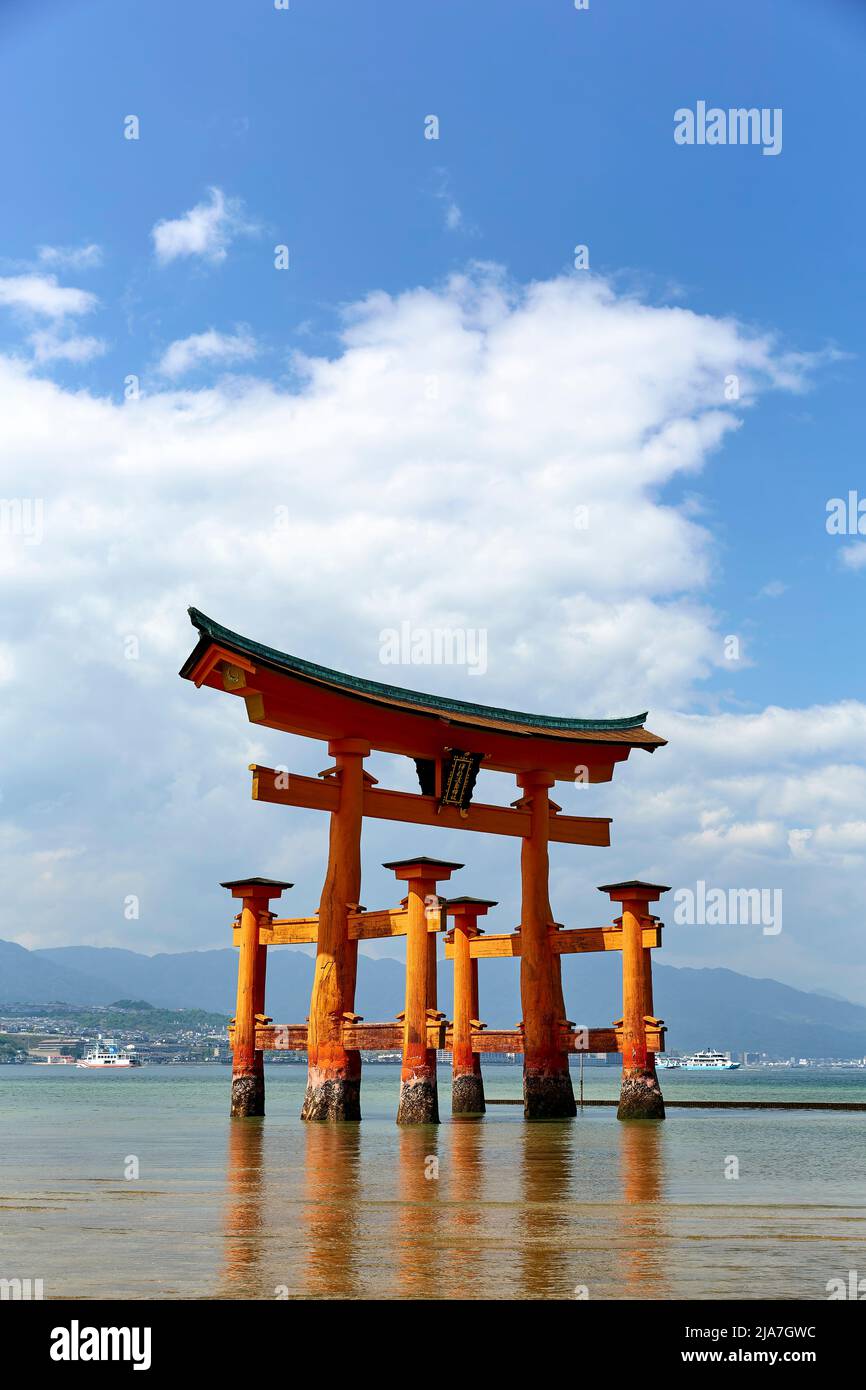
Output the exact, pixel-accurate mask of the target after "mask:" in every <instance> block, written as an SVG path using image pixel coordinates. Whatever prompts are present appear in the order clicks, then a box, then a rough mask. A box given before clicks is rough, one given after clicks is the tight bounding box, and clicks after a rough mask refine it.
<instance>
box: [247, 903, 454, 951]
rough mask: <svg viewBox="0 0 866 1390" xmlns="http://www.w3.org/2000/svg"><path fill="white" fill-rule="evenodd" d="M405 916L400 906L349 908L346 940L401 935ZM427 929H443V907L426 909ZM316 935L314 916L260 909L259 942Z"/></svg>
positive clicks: (297, 942) (295, 941)
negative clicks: (276, 914) (377, 909)
mask: <svg viewBox="0 0 866 1390" xmlns="http://www.w3.org/2000/svg"><path fill="white" fill-rule="evenodd" d="M408 923H409V917H408V914H407V913H406V911H405V910H404V909H403V908H402V907H396V908H390V909H389V908H386V909H385V910H384V911H382V912H350V913H349V940H350V941H380V940H381V939H382V938H383V937H389V936H405V935H406V932H407V930H408ZM232 930H233V937H234V944H235V946H240V944H241V929H240V924H239V922H238V920H237V918H236V919H235V920H234V922H233V923H232ZM427 930H428V931H431V932H438V931H444V930H445V909H444V907H442V908H436V907H430V908H428V910H427ZM318 939H319V919H318V917H274V918H270V917H269V916H268V915H267V914H266V913H263V914H262V916H261V918H260V920H259V945H260V946H301V945H306V944H309V943H312V944H314V945H315V943H316V942H317V941H318Z"/></svg>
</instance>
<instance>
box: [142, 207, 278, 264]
mask: <svg viewBox="0 0 866 1390" xmlns="http://www.w3.org/2000/svg"><path fill="white" fill-rule="evenodd" d="M254 230H255V227H254V226H253V224H252V223H250V222H248V221H247V220H246V217H245V215H244V208H243V203H242V202H241V200H240V199H239V198H226V196H225V194H224V193H223V191H222V189H221V188H211V189H210V190H209V197H208V199H207V200H206V201H204V202H201V203H196V205H195V207H193V208H190V209H189V211H188V212H185V213H183V214H182V216H180V217H175V218H165V219H163V220H162V221H161V222H157V223H156V225H155V226H154V228H153V230H152V231H151V236H152V237H153V247H154V252H155V253H156V257H157V260H158V261H160V262H161V263H162V264H163V265H166V264H167V263H168V262H169V261H174V260H177V259H178V257H180V256H200V257H201V258H202V259H203V260H207V261H211V262H213V263H215V264H218V263H219V262H221V261H224V260H225V258H226V255H227V254H228V248H229V246H230V245H231V243H232V241H233V240H234V238H235V237H236V236H238V235H239V234H241V233H243V232H252V231H254Z"/></svg>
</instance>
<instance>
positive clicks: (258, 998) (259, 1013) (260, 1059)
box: [253, 913, 270, 1115]
mask: <svg viewBox="0 0 866 1390" xmlns="http://www.w3.org/2000/svg"><path fill="white" fill-rule="evenodd" d="M269 917H270V913H269V914H268V917H267V918H266V917H265V916H264V914H261V915H260V920H262V921H265V920H268V918H269ZM267 974H268V948H267V946H266V945H263V944H261V943H260V944H259V947H258V950H257V952H256V976H255V982H254V987H253V1014H254V1016H255V1017H256V1018H264V1016H265V981H266V979H267ZM253 1074H254V1076H255V1078H256V1086H257V1088H258V1089H259V1090H260V1092H261V1097H262V1108H261V1110H260V1111H259V1112H258V1113H259V1114H261V1115H264V1113H265V1054H264V1052H262V1051H261V1049H260V1048H257V1049H256V1051H255V1053H254V1054H253Z"/></svg>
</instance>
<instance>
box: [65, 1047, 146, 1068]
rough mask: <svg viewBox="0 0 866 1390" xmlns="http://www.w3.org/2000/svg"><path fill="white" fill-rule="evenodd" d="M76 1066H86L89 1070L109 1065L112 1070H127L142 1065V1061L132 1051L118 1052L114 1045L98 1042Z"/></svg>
mask: <svg viewBox="0 0 866 1390" xmlns="http://www.w3.org/2000/svg"><path fill="white" fill-rule="evenodd" d="M76 1066H79V1067H86V1068H87V1069H88V1070H91V1069H98V1070H101V1069H102V1068H103V1067H108V1068H110V1069H111V1070H112V1071H117V1070H119V1069H121V1068H122V1069H124V1070H125V1069H126V1068H127V1067H140V1066H141V1061H140V1059H139V1058H138V1057H135V1056H133V1055H132V1054H131V1053H121V1052H117V1051H115V1049H114V1048H113V1047H107V1046H104V1045H103V1044H102V1043H98V1044H97V1045H96V1047H92V1048H91V1049H90V1051H89V1052H85V1054H84V1056H83V1057H82V1058H81V1060H80V1061H78V1062H76Z"/></svg>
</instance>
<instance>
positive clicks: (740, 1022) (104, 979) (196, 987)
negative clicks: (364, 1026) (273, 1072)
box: [0, 941, 866, 1057]
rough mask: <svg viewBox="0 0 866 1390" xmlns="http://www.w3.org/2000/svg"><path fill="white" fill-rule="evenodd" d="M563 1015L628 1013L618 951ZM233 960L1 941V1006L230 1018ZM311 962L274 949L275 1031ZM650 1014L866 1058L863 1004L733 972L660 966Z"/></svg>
mask: <svg viewBox="0 0 866 1390" xmlns="http://www.w3.org/2000/svg"><path fill="white" fill-rule="evenodd" d="M562 963H563V982H564V986H565V995H566V999H567V1001H568V1013H569V1017H570V1018H572V1019H573V1020H574V1021H575V1022H576V1023H578V1024H580V1025H587V1026H594V1027H604V1026H606V1025H607V1024H609V1023H610V1022H611V1021H612V1020H613V1019H614V1018H617V1017H618V1016H619V1014H620V1012H621V986H620V977H619V969H618V966H619V960H618V957H617V958H614V957H613V955H612V954H611V955H602V954H599V955H594V954H592V955H584V956H565V957H563V958H562ZM236 971H237V954H236V952H235V951H233V950H232V949H230V948H225V949H221V950H214V951H180V952H177V953H170V954H169V953H164V954H161V955H156V956H145V955H140V954H139V953H138V952H136V951H125V950H120V949H117V948H114V947H98V946H58V947H52V948H50V949H46V950H37V951H28V950H25V948H24V947H23V946H17V945H15V944H14V943H12V942H10V941H0V1005H2V1004H3V1003H10V1004H11V1003H30V1004H49V1003H54V1002H60V1001H62V1002H64V1003H68V1004H111V1003H114V1002H115V1001H116V1000H118V999H124V998H126V999H146V1000H147V1001H148V1002H149V1003H151V1004H154V1005H156V1006H157V1007H159V1008H168V1009H193V1008H198V1009H207V1010H209V1011H211V1012H214V1013H225V1014H231V1013H233V1012H234V994H235V980H236ZM312 971H313V961H312V957H311V956H308V955H307V954H306V953H304V952H302V951H297V950H292V949H291V948H288V947H283V948H281V949H280V950H274V951H271V952H269V959H268V991H267V1011H268V1013H269V1014H271V1015H272V1017H273V1018H274V1019H275V1020H276V1021H277V1022H278V1023H300V1022H303V1020H304V1019H305V1018H306V1017H307V1014H308V1013H309V1005H310V984H311V980H312ZM653 981H654V987H655V1011H656V1013H657V1014H659V1015H660V1016H661V1017H662V1018H664V1019H665V1020H666V1021H667V1023H668V1029H669V1031H668V1042H669V1045H670V1046H671V1047H672V1048H674V1049H676V1050H678V1051H684V1050H685V1051H690V1050H692V1049H695V1048H699V1047H706V1046H711V1047H718V1048H722V1049H724V1050H727V1049H732V1050H734V1051H742V1050H743V1049H747V1050H748V1051H750V1052H752V1051H755V1052H768V1053H771V1054H772V1055H774V1056H781V1057H793V1056H796V1057H853V1056H857V1057H863V1056H866V1008H864V1007H862V1006H861V1005H859V1004H851V1003H849V1002H847V1001H846V1000H842V999H838V998H831V997H829V996H827V995H825V994H812V993H808V992H806V991H804V990H799V989H792V988H791V987H790V986H789V985H783V984H779V983H778V981H776V980H757V979H753V978H752V977H751V976H749V975H739V974H737V973H735V972H734V971H733V970H717V969H712V970H694V969H680V968H677V967H676V966H671V965H661V964H655V965H654V968H653ZM439 989H440V1001H439V1006H440V1008H442V1009H443V1010H444V1011H445V1012H446V1013H448V1014H450V1012H451V1009H450V1000H451V963H450V961H442V962H440V971H439ZM403 990H404V971H403V966H402V965H401V964H400V962H399V961H396V960H387V959H379V960H373V959H370V958H369V957H366V956H362V957H360V959H359V962H358V990H357V996H356V1003H355V1007H356V1009H357V1011H358V1012H359V1013H361V1014H363V1016H364V1017H365V1018H366V1019H368V1020H369V1021H371V1022H373V1021H376V1020H385V1019H389V1018H394V1016H395V1015H396V1014H397V1012H398V1011H399V1010H400V1009H402V1007H403ZM481 1015H482V1018H484V1020H485V1021H486V1022H487V1023H488V1024H489V1025H490V1026H491V1027H500V1028H511V1027H514V1025H515V1024H516V1022H517V1021H518V1019H519V1018H520V994H519V972H518V964H517V962H516V961H513V960H489V961H485V962H484V963H483V964H482V968H481Z"/></svg>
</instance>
